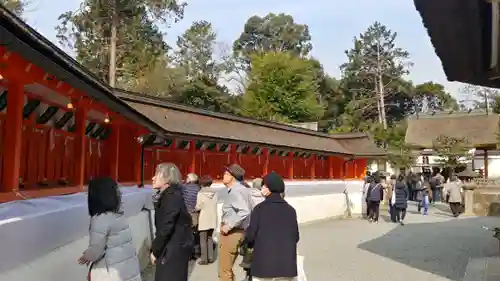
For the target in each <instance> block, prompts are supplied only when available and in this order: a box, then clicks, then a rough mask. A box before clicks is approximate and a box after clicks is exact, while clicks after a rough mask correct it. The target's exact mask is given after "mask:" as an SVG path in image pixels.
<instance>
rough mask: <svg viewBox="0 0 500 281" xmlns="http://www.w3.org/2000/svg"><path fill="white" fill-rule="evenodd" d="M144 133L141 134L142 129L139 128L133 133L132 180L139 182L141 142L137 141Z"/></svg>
mask: <svg viewBox="0 0 500 281" xmlns="http://www.w3.org/2000/svg"><path fill="white" fill-rule="evenodd" d="M143 135H145V133H144V134H143V131H142V130H141V129H137V130H136V132H135V135H134V138H135V140H134V145H133V147H134V158H133V159H134V163H133V165H134V176H133V178H134V182H141V177H142V175H141V174H142V144H141V143H139V140H138V139H139V138H140V137H141V136H143Z"/></svg>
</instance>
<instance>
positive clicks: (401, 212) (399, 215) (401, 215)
mask: <svg viewBox="0 0 500 281" xmlns="http://www.w3.org/2000/svg"><path fill="white" fill-rule="evenodd" d="M394 209H395V211H396V221H397V222H400V221H403V220H404V219H405V217H406V208H394Z"/></svg>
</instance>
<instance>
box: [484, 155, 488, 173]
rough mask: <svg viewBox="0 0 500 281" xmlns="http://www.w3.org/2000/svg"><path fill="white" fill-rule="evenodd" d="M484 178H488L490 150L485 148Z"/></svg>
mask: <svg viewBox="0 0 500 281" xmlns="http://www.w3.org/2000/svg"><path fill="white" fill-rule="evenodd" d="M484 178H485V179H487V178H488V150H486V149H485V150H484Z"/></svg>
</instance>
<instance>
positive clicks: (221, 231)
mask: <svg viewBox="0 0 500 281" xmlns="http://www.w3.org/2000/svg"><path fill="white" fill-rule="evenodd" d="M229 230H230V229H229V227H227V226H226V225H223V226H221V228H220V233H221V234H222V235H227V234H228V233H229Z"/></svg>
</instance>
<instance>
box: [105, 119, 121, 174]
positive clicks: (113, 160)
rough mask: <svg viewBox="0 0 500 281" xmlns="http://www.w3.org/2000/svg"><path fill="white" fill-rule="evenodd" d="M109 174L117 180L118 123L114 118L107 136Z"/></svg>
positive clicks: (118, 155) (118, 153) (118, 159)
mask: <svg viewBox="0 0 500 281" xmlns="http://www.w3.org/2000/svg"><path fill="white" fill-rule="evenodd" d="M108 149H109V154H108V157H109V159H108V160H109V176H110V177H111V178H112V179H114V180H115V181H118V174H119V163H120V124H119V121H118V120H114V121H113V124H111V136H110V138H109V146H108Z"/></svg>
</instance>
